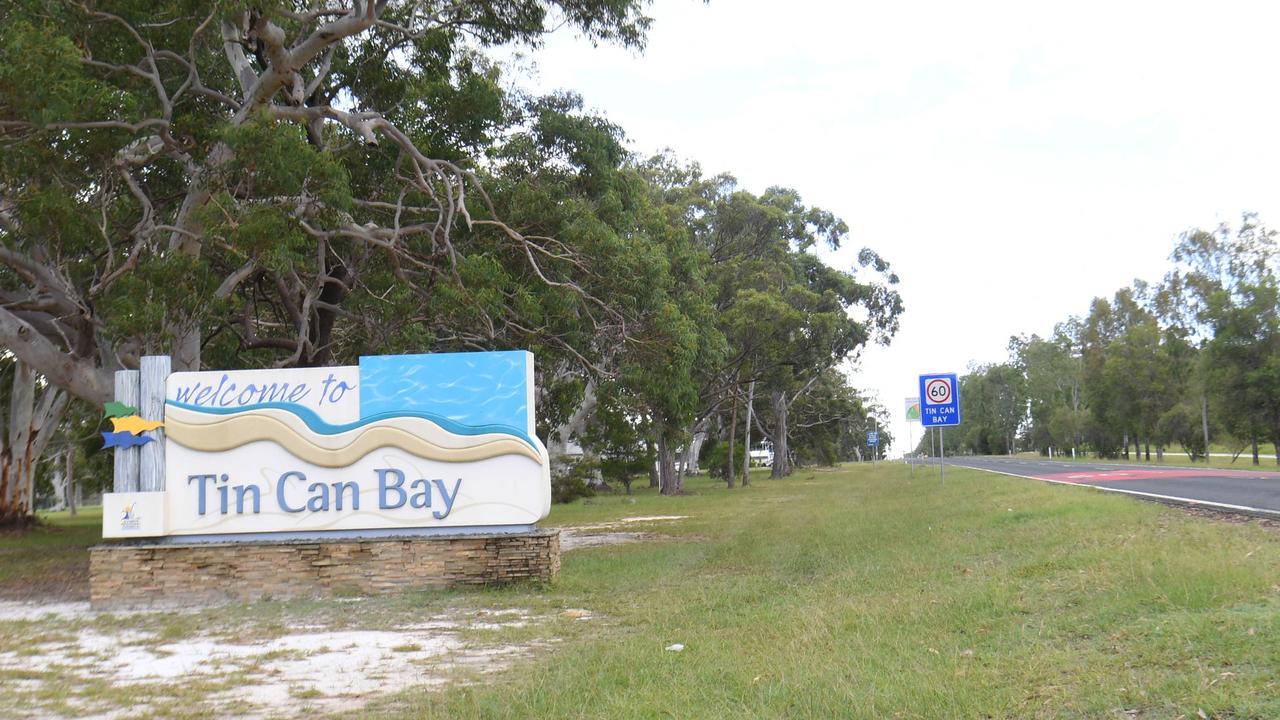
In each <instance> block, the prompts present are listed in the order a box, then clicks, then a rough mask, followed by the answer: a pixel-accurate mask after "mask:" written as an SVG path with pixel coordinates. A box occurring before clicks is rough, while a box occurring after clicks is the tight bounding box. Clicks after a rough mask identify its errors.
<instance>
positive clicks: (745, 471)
mask: <svg viewBox="0 0 1280 720" xmlns="http://www.w3.org/2000/svg"><path fill="white" fill-rule="evenodd" d="M755 398H756V381H755V380H752V381H751V382H750V384H748V385H747V424H746V427H744V428H743V432H742V487H749V486H750V485H751V411H752V410H753V409H754V404H755Z"/></svg>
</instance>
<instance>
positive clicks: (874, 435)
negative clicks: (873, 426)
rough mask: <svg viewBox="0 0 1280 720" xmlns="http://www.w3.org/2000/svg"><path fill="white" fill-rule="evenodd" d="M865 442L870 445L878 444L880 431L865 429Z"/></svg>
mask: <svg viewBox="0 0 1280 720" xmlns="http://www.w3.org/2000/svg"><path fill="white" fill-rule="evenodd" d="M867 444H868V445H870V446H871V447H875V446H877V445H879V444H880V433H878V432H876V431H875V430H868V431H867Z"/></svg>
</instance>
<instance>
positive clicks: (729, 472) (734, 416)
mask: <svg viewBox="0 0 1280 720" xmlns="http://www.w3.org/2000/svg"><path fill="white" fill-rule="evenodd" d="M737 434H738V396H737V394H736V393H735V394H734V396H733V411H732V412H731V413H730V414H729V455H728V458H729V466H728V467H726V468H725V481H726V484H727V485H728V487H729V489H730V490H732V489H733V482H734V480H735V478H734V474H735V473H734V466H735V465H737V463H738V458H737V457H736V456H737V448H736V447H735V446H734V441H735V440H736V439H737ZM1276 452H1278V453H1280V445H1277V446H1276ZM1277 457H1280V455H1277Z"/></svg>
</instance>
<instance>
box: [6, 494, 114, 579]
mask: <svg viewBox="0 0 1280 720" xmlns="http://www.w3.org/2000/svg"><path fill="white" fill-rule="evenodd" d="M40 520H41V522H40V524H39V525H37V526H35V527H33V528H31V529H29V530H26V531H23V532H6V533H3V534H0V598H13V599H18V598H22V597H24V596H25V595H26V594H27V593H28V591H30V590H32V589H35V590H37V591H41V590H51V591H53V592H54V593H56V594H66V592H67V590H68V588H67V586H68V585H75V586H76V587H75V588H74V589H72V591H71V593H70V594H71V596H73V597H83V598H87V597H88V587H87V585H86V584H85V583H87V581H88V574H87V573H88V562H89V561H88V553H87V550H88V548H89V547H90V546H92V545H96V544H98V543H99V542H101V541H102V508H101V507H87V508H81V509H80V511H79V512H78V513H77V514H76V515H74V516H73V515H71V514H70V513H68V512H65V511H64V512H57V513H41V514H40ZM80 586H83V587H80Z"/></svg>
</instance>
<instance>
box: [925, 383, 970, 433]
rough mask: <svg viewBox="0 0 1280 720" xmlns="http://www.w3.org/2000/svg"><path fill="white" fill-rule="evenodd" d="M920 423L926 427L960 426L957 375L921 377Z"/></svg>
mask: <svg viewBox="0 0 1280 720" xmlns="http://www.w3.org/2000/svg"><path fill="white" fill-rule="evenodd" d="M920 423H921V424H922V425H924V426H925V427H937V426H940V425H959V424H960V383H959V382H958V381H957V380H956V376H955V373H940V374H937V375H921V376H920Z"/></svg>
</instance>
